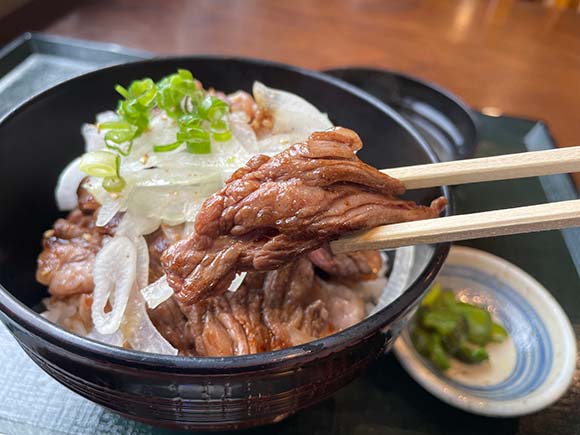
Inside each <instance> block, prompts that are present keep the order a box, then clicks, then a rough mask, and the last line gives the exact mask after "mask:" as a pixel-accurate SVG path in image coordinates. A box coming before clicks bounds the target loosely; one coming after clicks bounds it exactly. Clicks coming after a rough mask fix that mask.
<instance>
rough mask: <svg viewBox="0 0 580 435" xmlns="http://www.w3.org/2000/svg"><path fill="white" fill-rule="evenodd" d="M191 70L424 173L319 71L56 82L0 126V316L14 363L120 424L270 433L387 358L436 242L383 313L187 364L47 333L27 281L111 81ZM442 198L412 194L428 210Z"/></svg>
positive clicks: (216, 62)
mask: <svg viewBox="0 0 580 435" xmlns="http://www.w3.org/2000/svg"><path fill="white" fill-rule="evenodd" d="M178 67H181V68H187V69H190V70H191V71H192V72H193V73H194V75H195V76H196V77H198V78H199V79H200V80H201V81H202V82H203V83H204V84H205V85H206V86H213V87H215V88H218V89H221V90H224V91H227V92H230V91H234V90H237V89H246V90H249V89H251V85H252V82H253V81H254V80H260V81H263V82H264V83H266V84H268V85H270V86H274V87H278V88H283V89H287V90H289V91H291V92H295V93H297V94H300V95H302V96H304V97H306V98H307V99H308V100H309V101H311V102H312V103H313V104H315V105H316V106H317V107H319V108H320V109H321V110H323V111H325V112H327V113H329V115H330V118H331V119H332V120H333V122H334V123H335V124H337V125H343V126H345V127H350V128H352V129H354V130H356V131H357V132H358V133H359V134H360V135H361V137H362V139H363V141H364V143H365V148H364V149H363V150H362V152H361V153H360V156H361V157H362V158H363V160H366V161H367V162H369V163H371V164H373V165H374V166H377V167H393V166H400V165H410V164H418V163H428V162H432V161H435V160H436V157H435V155H434V153H433V152H432V150H431V149H429V147H428V145H426V143H425V142H424V141H423V140H422V139H421V138H420V136H418V135H417V134H416V133H415V132H414V131H413V130H412V129H411V127H410V126H409V124H408V123H407V122H406V121H404V120H403V118H401V116H399V115H398V114H397V113H395V112H394V111H393V110H392V109H390V108H389V107H387V106H385V105H384V104H383V103H381V102H379V101H378V100H377V99H375V98H373V97H371V96H369V95H368V94H366V93H364V92H362V91H361V90H359V89H357V88H355V87H353V86H351V85H348V84H346V83H344V82H342V81H340V80H337V79H333V78H331V77H329V76H325V75H323V74H320V73H315V72H311V71H305V70H301V69H298V68H293V67H288V66H285V65H279V64H274V63H269V62H263V61H255V60H247V59H231V58H220V57H193V58H174V59H162V60H148V61H144V62H137V63H132V64H126V65H121V66H115V67H111V68H106V69H103V70H99V71H96V72H93V73H90V74H86V75H84V76H81V77H78V78H75V79H72V80H70V81H68V82H65V83H63V84H60V85H58V86H56V87H54V88H52V89H50V90H48V91H46V92H44V93H42V94H40V95H38V96H36V97H34V98H32V99H31V100H30V101H28V102H26V103H25V104H24V105H22V106H21V107H19V108H17V109H16V110H14V111H13V112H12V113H10V114H9V115H8V116H7V117H6V118H4V119H3V120H2V121H1V122H0V186H2V188H1V189H0V204H2V209H1V210H2V211H1V213H0V228H2V229H3V230H2V231H1V232H0V282H1V283H2V286H0V310H1V314H0V317H1V319H2V320H3V322H4V323H6V325H7V326H8V328H9V329H10V331H11V332H12V334H13V335H14V336H15V337H16V339H17V340H18V342H19V343H20V345H21V346H22V348H23V349H24V350H25V351H26V353H27V354H28V355H29V356H30V357H31V358H32V359H33V360H34V361H35V362H36V363H37V364H38V365H39V366H40V367H42V368H43V369H44V370H45V371H46V372H47V373H48V374H50V375H51V376H52V377H54V378H55V379H57V380H58V381H60V382H61V383H62V384H64V385H65V386H67V387H68V388H70V389H71V390H73V391H75V392H77V393H78V394H80V395H82V396H84V397H86V398H88V399H90V400H92V401H94V402H96V403H98V404H101V405H103V406H105V407H107V408H109V409H111V410H113V411H115V412H118V413H120V414H123V415H125V416H127V417H129V418H133V419H136V420H140V421H143V422H147V423H151V424H156V425H162V426H169V427H176V428H183V429H214V430H215V429H226V428H230V429H231V428H241V427H249V426H256V425H261V424H266V423H272V422H276V421H279V420H281V419H283V418H285V417H286V416H288V415H290V414H292V413H294V412H296V411H297V410H299V409H301V408H304V407H306V406H309V405H311V404H313V403H315V402H318V401H320V400H322V399H324V398H325V397H328V396H329V395H331V394H332V393H334V392H335V391H336V390H337V389H339V388H340V387H342V386H343V385H345V384H346V383H348V382H349V381H351V380H352V379H353V378H355V377H356V376H358V375H359V374H360V373H361V371H362V370H363V369H364V368H365V367H366V366H367V365H368V364H369V363H370V362H371V361H373V360H374V359H375V358H376V357H377V356H378V355H380V354H381V353H382V352H383V351H384V350H385V349H387V348H388V346H390V345H391V344H392V342H393V340H394V338H395V337H396V336H397V335H398V333H399V331H400V330H401V328H402V326H403V324H404V316H405V315H406V314H407V313H408V312H409V310H411V309H412V308H413V306H415V305H416V303H417V302H418V300H419V298H420V296H421V295H422V294H423V292H424V291H425V290H426V288H427V287H428V286H429V284H430V283H431V282H432V281H433V280H434V278H435V277H436V275H437V273H438V272H439V269H440V268H441V265H442V264H443V261H444V260H445V258H446V256H447V252H448V249H449V246H448V245H447V244H443V245H437V246H435V247H425V248H424V251H425V253H426V255H425V256H424V259H423V260H422V261H421V262H420V263H418V264H416V265H415V266H416V270H417V273H416V276H415V277H414V280H413V282H412V284H411V285H410V286H409V288H408V289H407V290H406V291H405V292H404V294H403V295H402V296H401V297H399V298H398V299H397V300H396V301H395V302H394V303H392V304H391V305H389V306H388V307H386V308H385V309H383V310H382V311H380V312H378V313H377V314H375V315H373V316H371V317H369V318H368V319H366V320H365V321H363V322H361V323H359V324H357V325H355V326H353V327H351V328H349V329H346V330H344V331H341V332H340V333H338V334H335V335H333V336H330V337H327V338H324V339H321V340H316V341H314V342H311V343H308V344H305V345H302V346H297V347H293V348H290V349H284V350H281V351H276V352H267V353H261V354H257V355H248V356H240V357H228V358H187V357H173V356H163V355H155V354H146V353H142V352H135V351H129V350H124V349H121V348H116V347H111V346H107V345H104V344H100V343H97V342H94V341H91V340H88V339H85V338H81V337H79V336H76V335H74V334H71V333H68V332H66V331H64V330H63V329H61V328H59V327H57V326H55V325H53V324H51V323H50V322H48V321H47V320H45V319H44V318H42V317H41V316H40V315H38V314H37V313H36V312H35V311H34V308H33V307H38V306H39V302H40V300H41V298H43V297H45V296H46V290H45V289H44V288H43V287H42V286H40V285H39V284H37V283H36V282H35V280H34V272H35V260H36V256H37V255H38V253H39V251H40V242H39V241H40V239H41V236H42V233H43V231H44V230H46V229H47V228H50V227H51V225H52V223H53V221H54V220H55V219H56V218H57V217H59V215H60V214H59V212H58V211H57V209H56V206H55V204H54V200H53V189H54V187H55V183H56V180H57V177H58V174H59V172H60V171H61V169H62V168H63V167H64V166H65V165H66V164H67V163H68V162H69V161H70V160H71V159H73V158H74V157H76V156H78V155H79V154H81V153H82V150H83V145H82V139H81V136H80V134H79V128H80V125H81V124H82V123H83V122H86V121H92V120H93V119H94V115H95V114H96V113H98V112H100V111H103V110H106V109H110V108H113V107H114V106H115V102H116V99H117V96H116V95H115V92H114V91H113V86H114V85H115V84H116V83H123V84H127V83H129V82H130V81H131V80H133V79H136V78H142V77H144V76H150V77H153V78H155V79H159V78H160V77H162V76H164V75H166V74H169V73H172V72H174V71H175V70H176V68H178ZM442 194H445V195H446V196H449V195H447V194H448V191H447V190H446V189H444V188H442V189H429V190H422V191H417V192H413V195H412V198H413V199H415V200H418V201H422V202H427V201H429V200H431V199H433V198H435V197H436V196H439V195H442Z"/></svg>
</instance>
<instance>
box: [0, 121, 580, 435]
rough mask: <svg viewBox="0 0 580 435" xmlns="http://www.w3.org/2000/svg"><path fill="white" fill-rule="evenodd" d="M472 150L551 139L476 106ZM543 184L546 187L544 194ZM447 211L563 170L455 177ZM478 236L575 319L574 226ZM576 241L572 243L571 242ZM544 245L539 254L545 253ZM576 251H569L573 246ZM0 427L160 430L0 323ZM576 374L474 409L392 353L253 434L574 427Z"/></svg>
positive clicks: (579, 425)
mask: <svg viewBox="0 0 580 435" xmlns="http://www.w3.org/2000/svg"><path fill="white" fill-rule="evenodd" d="M480 121H481V143H480V146H479V148H478V150H479V152H478V155H479V156H485V155H494V154H504V153H512V152H521V151H525V150H526V149H541V148H546V147H551V146H552V144H551V140H550V137H549V134H548V131H547V129H546V128H545V126H543V125H542V124H541V123H536V122H534V121H527V120H521V119H516V118H490V117H484V116H482V117H481V119H480ZM546 191H547V192H548V193H547V194H546ZM454 194H455V196H456V198H457V212H458V213H468V212H474V211H480V210H491V209H497V208H503V207H512V206H513V207H515V206H520V205H527V204H536V203H541V202H546V201H548V199H547V196H549V197H550V199H551V200H561V199H570V198H569V197H570V196H571V197H576V195H577V194H576V192H575V189H574V188H573V186H572V184H571V183H570V180H569V178H568V177H566V176H556V177H544V178H542V179H537V178H535V179H527V180H517V181H510V182H496V183H485V184H478V185H471V186H461V187H459V188H456V189H455V190H454ZM564 234H565V238H564V236H563V233H562V232H559V231H551V232H546V233H538V234H531V235H520V236H510V237H502V238H495V239H482V240H476V241H472V242H469V243H466V244H468V245H470V246H473V247H476V248H480V249H484V250H486V251H490V252H493V253H495V254H497V255H500V256H502V257H504V258H507V259H508V260H510V261H512V262H513V263H515V264H517V265H519V266H520V267H522V268H523V269H525V270H527V271H528V272H529V273H531V274H532V275H533V276H534V277H535V278H536V279H538V280H539V281H540V282H541V283H542V284H544V285H545V286H546V287H547V288H548V289H549V290H550V291H551V292H552V293H553V294H554V296H555V297H556V298H557V299H558V301H559V302H560V303H561V304H562V306H563V307H564V309H565V310H566V312H567V313H568V315H569V316H570V318H571V319H572V321H573V322H576V323H580V297H578V290H579V285H578V284H579V275H578V270H577V269H576V267H575V264H574V261H573V255H572V254H571V253H570V251H569V250H568V247H567V245H566V243H568V244H570V245H571V246H573V245H575V241H577V240H578V230H571V231H567V232H566V233H564ZM577 245H578V246H580V243H578V244H577ZM548 252H549V255H547V253H548ZM574 255H576V254H574ZM0 367H1V370H0V432H2V433H5V434H10V435H21V434H34V435H41V434H63V433H66V434H94V433H97V434H170V433H182V432H173V431H169V430H162V429H157V428H154V427H152V426H148V425H144V424H140V423H136V422H133V421H131V420H127V419H125V418H123V417H120V416H118V415H116V414H113V413H111V412H109V411H107V410H105V409H103V408H101V407H99V406H97V405H94V404H93V403H91V402H89V401H87V400H85V399H83V398H81V397H80V396H77V395H76V394H75V393H72V392H70V391H69V390H67V389H66V388H65V387H63V386H61V385H60V384H59V383H57V382H56V381H54V380H53V379H51V378H50V377H49V376H48V375H46V374H45V373H44V372H43V371H42V370H41V369H39V368H38V367H36V366H35V365H34V364H33V363H32V361H31V360H29V359H28V357H27V356H26V355H25V354H24V352H23V351H22V350H21V349H20V348H19V347H18V345H17V344H16V342H15V341H14V339H13V338H12V337H11V336H10V335H9V334H8V332H7V331H6V329H5V328H4V327H3V326H1V325H0ZM579 385H580V376H576V381H575V384H574V386H573V388H572V389H571V390H570V392H569V393H568V394H567V395H566V396H565V397H564V398H563V399H562V400H560V401H559V402H558V403H557V404H556V405H554V406H552V407H550V408H548V409H547V410H545V411H542V412H540V413H538V414H535V415H533V416H529V417H524V418H520V419H491V418H485V417H478V416H474V415H471V414H468V413H465V412H463V411H460V410H457V409H455V408H452V407H450V406H448V405H446V404H444V403H443V402H441V401H439V400H438V399H436V398H434V397H433V396H431V395H430V394H429V393H427V392H426V391H425V390H423V389H422V388H421V387H420V386H418V385H417V384H416V383H415V382H414V381H413V380H412V379H411V378H410V377H409V376H408V375H407V374H406V373H405V372H404V371H403V369H402V368H401V367H400V365H399V364H398V363H397V361H396V360H395V358H394V357H393V356H392V355H385V356H383V357H382V358H381V359H380V360H379V361H377V362H376V363H375V364H373V366H372V367H371V368H370V370H368V371H367V373H366V374H365V375H364V376H362V377H361V378H359V379H357V380H356V381H354V382H353V383H351V384H350V385H349V386H347V387H345V388H344V389H342V390H341V391H339V392H338V393H337V394H336V395H334V396H333V397H332V398H330V399H328V400H326V401H324V402H322V403H320V404H318V405H316V406H314V407H312V408H309V409H306V410H304V411H301V412H300V413H298V414H297V415H295V416H293V417H291V418H289V419H287V420H285V421H283V422H281V423H279V424H277V425H275V426H270V427H264V428H258V429H255V430H254V431H251V433H257V434H276V435H285V434H306V433H308V434H345V435H346V434H348V435H351V434H361V435H362V434H365V435H366V434H401V435H403V434H404V435H413V434H417V435H418V434H452V433H457V434H467V433H470V434H490V433H494V434H535V433H538V434H540V433H550V432H551V433H556V432H553V430H556V429H557V433H564V434H566V433H567V434H578V433H580V415H579V413H578V409H580V387H579ZM248 432H250V431H243V432H240V433H248Z"/></svg>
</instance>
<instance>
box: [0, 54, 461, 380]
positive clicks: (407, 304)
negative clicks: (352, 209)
mask: <svg viewBox="0 0 580 435" xmlns="http://www.w3.org/2000/svg"><path fill="white" fill-rule="evenodd" d="M187 61H208V62H215V61H218V62H220V61H233V62H239V63H246V64H247V63H250V64H255V65H258V66H267V67H273V68H277V69H282V70H286V71H292V72H294V73H297V74H299V75H303V76H306V77H308V78H313V79H316V80H319V81H322V82H326V83H328V84H330V85H333V86H335V87H338V88H340V89H342V90H344V91H347V92H349V93H351V94H353V95H354V96H356V97H358V98H360V99H362V100H364V101H365V102H367V103H369V104H371V105H374V106H375V107H377V108H378V109H380V110H381V111H382V112H383V113H384V114H385V116H389V117H391V118H392V119H393V120H394V121H395V122H397V123H398V124H399V125H400V126H401V127H402V128H403V129H405V130H406V131H407V133H408V134H409V135H411V136H412V137H413V139H414V140H415V141H416V142H417V143H418V144H419V146H420V147H421V148H422V149H423V151H424V152H425V153H426V155H427V156H428V157H429V159H430V160H431V161H433V162H437V161H439V159H438V158H437V156H436V154H435V152H434V151H433V150H432V149H431V147H430V146H429V145H428V144H427V142H426V141H425V140H424V139H423V138H422V137H421V136H420V135H419V133H418V132H417V131H416V130H415V129H414V128H413V127H412V126H411V125H410V124H409V122H408V121H406V120H405V119H404V118H403V117H402V116H401V115H400V114H398V113H397V112H396V111H395V110H394V109H392V108H391V107H390V106H388V105H387V104H385V103H383V102H382V101H380V100H379V99H378V98H376V97H374V96H372V95H370V94H368V93H367V92H365V91H363V90H362V89H360V88H358V87H356V86H354V85H351V84H349V83H347V82H344V81H342V80H340V79H337V78H335V77H332V76H329V75H327V74H324V73H321V72H317V71H312V70H308V69H305V68H301V67H296V66H291V65H287V64H284V63H279V62H273V61H269V60H263V59H255V58H249V57H240V56H225V55H195V56H168V57H158V58H154V59H146V60H139V61H135V62H128V63H123V64H118V65H113V66H108V67H104V68H99V69H97V70H94V71H90V72H88V73H84V74H81V75H79V76H75V77H73V78H71V79H68V80H66V81H63V82H61V83H59V84H57V85H55V86H53V87H51V88H49V89H47V90H45V91H43V92H40V93H38V94H36V95H33V96H32V97H30V98H29V99H27V100H26V101H24V102H23V103H22V104H20V105H19V106H17V107H15V108H14V109H12V110H10V111H9V112H8V113H6V114H5V115H4V116H3V117H1V118H0V128H2V127H3V126H4V125H5V124H7V123H9V122H10V121H11V120H12V119H13V118H14V117H16V116H17V115H18V114H19V113H21V112H23V111H24V110H26V109H27V108H28V107H29V106H31V105H33V104H35V103H36V102H38V101H40V100H42V99H43V98H46V97H48V96H50V95H52V94H55V93H57V92H60V91H61V90H62V89H63V88H64V89H66V87H68V86H70V84H71V83H74V82H77V81H82V80H90V79H92V78H94V77H98V76H99V75H101V74H104V73H108V72H114V71H116V70H122V69H124V68H127V67H138V66H140V65H144V66H146V65H147V64H151V63H175V64H178V63H179V62H187ZM442 191H443V194H444V196H445V197H446V198H447V199H448V201H449V204H448V206H447V209H446V214H451V213H452V212H453V198H452V197H451V195H450V191H449V188H448V187H447V186H442ZM449 249H450V244H449V243H442V244H437V245H434V252H433V256H432V258H431V259H430V260H429V262H428V263H427V265H426V266H425V268H424V269H423V271H422V272H421V273H420V274H419V276H418V277H417V278H416V279H415V280H414V281H413V283H411V285H409V286H408V288H407V289H406V290H405V291H404V292H403V293H402V294H401V295H400V296H399V297H398V298H397V299H396V300H395V301H393V302H392V303H390V304H389V305H387V306H386V307H384V308H383V309H381V310H380V311H377V312H376V313H374V314H373V315H371V316H369V317H367V318H365V319H364V320H363V321H361V322H359V323H357V324H355V325H353V326H351V327H349V328H347V329H344V330H342V331H339V332H337V333H335V334H333V335H330V336H328V337H324V338H320V339H317V340H314V341H312V342H309V343H305V344H302V345H298V346H293V347H290V348H286V349H281V350H276V351H269V352H262V353H258V354H251V355H240V356H228V357H189V356H177V355H176V356H174V355H161V354H154V353H147V352H141V351H135V350H129V349H124V348H120V347H116V346H110V345H107V344H104V343H100V342H97V341H94V340H92V339H89V338H85V337H81V336H78V335H76V334H73V333H71V332H68V331H66V330H64V329H62V328H61V327H60V326H57V325H55V324H53V323H51V322H50V321H48V320H47V319H45V318H44V317H42V316H41V315H40V314H39V313H36V312H35V311H33V310H32V309H30V308H28V307H27V306H26V305H24V304H23V303H22V302H20V301H19V300H18V299H17V298H16V297H15V296H13V295H12V294H11V293H9V292H8V290H7V289H6V288H4V287H3V286H2V284H0V314H2V316H0V319H2V320H4V322H5V323H7V322H6V320H8V323H10V324H11V325H10V326H14V325H17V327H18V328H20V329H23V330H25V331H26V332H27V333H31V334H33V335H35V336H37V337H39V338H41V339H42V340H44V341H46V342H49V343H51V344H53V345H56V346H58V347H60V348H62V349H65V350H67V351H68V352H69V353H72V354H76V355H80V356H83V357H85V358H90V359H94V360H104V361H106V362H107V363H108V364H110V363H115V364H118V365H120V366H131V367H138V368H141V369H145V370H151V371H164V372H168V371H169V372H174V373H177V374H194V373H195V374H212V373H223V372H224V371H227V372H230V373H233V372H240V371H248V370H257V369H260V370H264V369H280V368H285V367H289V366H295V365H297V364H302V363H306V362H308V361H311V360H314V359H318V358H322V357H323V356H325V355H329V354H331V353H333V352H334V351H335V350H336V349H337V348H340V347H341V346H342V347H345V346H348V343H349V342H352V341H353V339H358V340H360V339H364V338H367V337H370V336H371V335H372V334H373V333H374V332H376V331H377V330H378V329H380V328H382V327H384V326H385V325H386V324H388V323H390V322H392V321H394V320H396V319H397V318H400V317H402V316H403V315H404V314H406V312H407V311H408V310H410V309H411V307H412V305H413V302H415V301H416V300H418V299H419V297H420V296H421V295H422V294H423V293H424V292H425V291H426V289H427V288H428V287H429V284H430V283H431V282H432V281H433V280H434V279H435V277H436V276H437V274H438V273H439V271H440V269H441V267H442V266H443V263H444V261H445V259H446V258H447V254H448V253H449ZM9 329H11V328H9Z"/></svg>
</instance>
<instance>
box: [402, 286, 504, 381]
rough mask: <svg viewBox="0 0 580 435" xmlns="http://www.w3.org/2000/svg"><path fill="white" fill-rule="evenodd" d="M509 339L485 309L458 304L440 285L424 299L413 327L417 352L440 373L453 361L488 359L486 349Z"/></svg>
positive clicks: (474, 362)
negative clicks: (493, 343) (487, 346)
mask: <svg viewBox="0 0 580 435" xmlns="http://www.w3.org/2000/svg"><path fill="white" fill-rule="evenodd" d="M507 336H508V333H507V331H506V330H505V329H504V328H503V327H502V326H501V325H499V324H497V323H494V322H493V321H492V317H491V314H490V313H489V312H488V311H487V310H486V309H484V308H482V307H479V306H477V305H472V304H467V303H465V302H461V301H459V300H457V299H456V298H455V294H454V293H453V292H452V291H451V290H443V289H441V286H440V285H439V284H435V285H434V286H433V287H432V288H431V290H430V291H429V292H428V293H427V295H425V298H424V299H423V301H422V302H421V306H420V307H419V309H418V310H417V313H416V315H415V319H414V320H413V322H412V326H411V340H412V342H413V345H414V346H415V348H416V349H417V351H418V352H419V353H420V354H421V355H423V356H424V357H425V358H427V359H429V360H430V361H431V363H432V364H433V365H435V366H436V367H437V368H439V369H441V370H446V369H447V368H449V366H450V361H449V359H450V358H451V357H453V358H456V359H458V360H459V361H462V362H464V363H467V364H477V363H481V362H482V361H485V360H487V359H489V354H488V352H487V350H486V349H485V346H486V345H487V344H488V343H490V342H492V341H493V342H501V341H503V340H505V339H506V338H507Z"/></svg>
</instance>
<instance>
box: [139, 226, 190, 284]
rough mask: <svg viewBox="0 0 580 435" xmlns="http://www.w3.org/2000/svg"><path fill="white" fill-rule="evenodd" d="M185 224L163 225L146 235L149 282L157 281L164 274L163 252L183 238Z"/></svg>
mask: <svg viewBox="0 0 580 435" xmlns="http://www.w3.org/2000/svg"><path fill="white" fill-rule="evenodd" d="M182 230H183V225H177V226H169V225H161V226H160V227H159V228H158V229H157V230H156V231H154V232H153V233H151V234H148V235H146V236H145V240H146V241H147V245H148V246H149V282H155V281H157V280H158V279H159V278H161V277H162V276H163V274H164V272H163V268H162V267H161V254H163V252H164V251H165V250H166V249H167V248H168V247H169V246H171V245H172V244H174V243H175V242H177V241H178V240H180V239H181V234H182Z"/></svg>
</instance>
